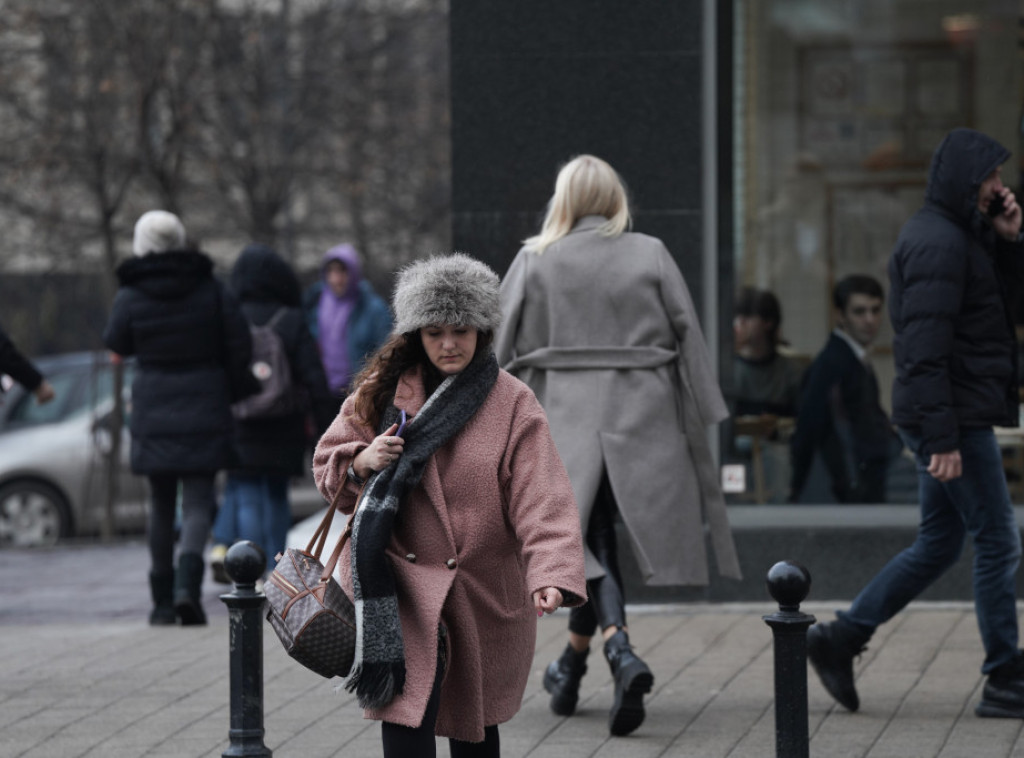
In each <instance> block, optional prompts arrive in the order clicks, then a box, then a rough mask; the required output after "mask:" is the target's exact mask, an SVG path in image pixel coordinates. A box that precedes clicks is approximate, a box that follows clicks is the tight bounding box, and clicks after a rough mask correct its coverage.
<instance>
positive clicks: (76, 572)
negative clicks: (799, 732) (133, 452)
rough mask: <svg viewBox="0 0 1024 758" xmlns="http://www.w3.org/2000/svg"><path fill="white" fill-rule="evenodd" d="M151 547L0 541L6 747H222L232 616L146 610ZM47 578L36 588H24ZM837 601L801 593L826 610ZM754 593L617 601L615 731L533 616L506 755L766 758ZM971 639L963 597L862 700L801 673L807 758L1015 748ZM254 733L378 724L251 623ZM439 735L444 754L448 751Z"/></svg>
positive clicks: (345, 748)
mask: <svg viewBox="0 0 1024 758" xmlns="http://www.w3.org/2000/svg"><path fill="white" fill-rule="evenodd" d="M146 564H147V558H146V550H145V545H144V544H142V543H139V542H131V543H117V544H114V545H107V546H91V545H72V546H65V547H63V548H58V549H56V550H53V551H39V552H22V551H0V572H2V573H3V576H4V578H5V582H4V590H3V592H0V758H100V757H101V756H102V757H103V758H122V757H123V758H128V757H129V756H130V757H132V758H138V757H140V756H148V757H152V756H157V757H164V756H167V757H170V756H173V757H174V758H187V757H191V756H195V757H196V758H216V757H218V756H221V755H222V754H223V752H224V751H225V750H226V749H227V748H228V745H229V742H228V727H229V721H230V713H229V681H228V652H229V651H228V618H227V611H226V609H225V607H224V605H223V603H221V601H220V600H219V595H220V594H221V593H222V592H225V591H226V590H227V589H228V588H227V587H224V586H221V585H216V584H213V583H212V582H208V583H207V584H206V585H204V603H205V606H206V609H207V612H208V613H209V616H210V624H209V626H206V627H196V628H187V629H186V628H152V627H149V626H148V625H147V623H146V617H147V614H148V610H149V608H148V605H149V601H148V597H147V588H146V584H145V572H146ZM41 587H42V588H44V589H43V590H41V591H38V592H37V591H34V589H39V588H41ZM843 605H844V603H843V602H838V601H837V602H827V603H825V602H821V601H819V600H813V599H812V601H811V602H808V603H805V604H804V607H803V610H804V611H805V612H808V613H813V614H814V615H815V616H816V617H818V618H819V619H822V620H827V619H830V618H832V612H833V610H834V609H835V608H837V607H842V606H843ZM773 610H775V608H774V606H773V605H772V604H771V603H770V602H769V601H767V600H766V602H765V603H763V604H759V603H753V604H736V605H714V604H686V605H674V606H667V607H650V608H631V609H630V626H631V637H632V640H633V642H634V644H635V646H636V648H637V650H638V652H639V653H640V655H641V656H643V657H644V659H645V660H647V661H648V663H649V664H650V665H651V668H652V669H653V671H654V673H655V684H654V689H653V691H652V692H651V694H650V696H649V697H648V699H647V704H648V705H647V720H646V721H645V723H644V724H643V726H642V727H641V728H640V729H639V730H638V731H637V732H636V733H634V734H633V735H630V736H628V737H624V738H615V737H610V736H609V735H608V731H607V712H608V708H609V707H610V705H611V702H612V695H613V687H612V680H611V676H610V674H609V671H608V667H607V664H606V663H605V661H604V657H603V654H602V650H601V647H600V645H599V644H597V643H596V642H595V644H594V646H593V649H592V652H591V655H590V657H589V659H588V666H589V671H588V673H587V675H586V677H585V678H584V680H583V686H582V688H581V697H580V703H579V706H578V710H577V713H576V715H575V716H573V717H571V718H562V717H558V716H555V715H554V714H552V713H551V712H550V711H549V709H548V695H547V693H546V692H544V690H543V687H542V684H541V682H542V677H543V671H544V667H545V666H546V665H547V663H548V662H549V661H550V660H552V659H554V658H555V657H557V656H558V655H559V654H560V653H561V651H562V649H563V648H564V646H565V642H566V635H565V623H566V618H567V614H566V613H565V612H559V613H557V614H555V615H554V616H552V617H548V618H545V619H543V620H540V621H539V622H538V635H537V652H536V655H535V659H534V665H533V670H532V672H531V677H530V680H529V684H528V686H527V690H526V693H525V694H524V698H523V707H522V710H521V711H520V713H519V714H518V715H517V716H516V717H515V718H514V719H513V720H512V721H511V722H509V723H508V724H505V725H503V726H502V728H501V740H502V754H503V755H504V756H506V758H520V757H522V758H526V757H527V756H528V757H529V758H641V757H643V758H647V757H650V758H654V757H656V756H657V757H658V758H754V757H755V756H756V757H758V758H764V757H765V756H773V755H774V754H775V731H774V730H775V712H774V702H773V694H774V681H773V677H774V672H773V666H774V658H773V647H772V637H771V630H770V629H769V628H768V626H767V625H766V624H765V623H764V621H763V619H762V616H763V615H765V614H768V613H771V612H773ZM982 656H983V653H982V649H981V643H980V640H979V637H978V630H977V625H976V621H975V617H974V612H973V608H972V607H971V606H970V604H967V603H944V604H943V603H923V604H913V605H912V606H911V607H910V609H908V610H907V611H906V612H904V613H901V614H899V615H898V616H897V617H896V618H895V619H893V620H892V621H891V622H890V623H888V624H886V625H884V626H883V627H882V628H881V629H879V631H878V633H877V634H876V635H875V637H874V639H872V641H871V643H870V645H869V648H868V650H867V651H865V653H864V654H863V655H862V656H861V658H860V659H859V660H858V661H857V663H856V666H855V671H856V675H857V684H858V689H859V691H860V694H861V710H860V711H859V712H858V713H855V714H851V713H848V712H846V711H845V710H844V709H842V708H841V707H839V706H838V705H836V704H835V703H834V702H833V701H832V700H831V698H829V696H828V695H827V694H826V693H825V692H824V690H823V689H822V687H821V686H820V684H819V682H818V680H817V678H816V677H815V676H814V675H813V673H812V674H811V675H810V677H809V682H808V714H809V734H810V737H811V743H810V752H811V756H814V757H815V758H846V757H847V756H848V757H849V758H897V757H898V758H1024V729H1022V727H1024V722H1021V721H1016V720H992V719H978V718H977V717H975V715H974V706H975V705H976V704H977V702H978V699H979V697H980V694H981V687H982V685H983V677H982V676H981V674H980V672H979V666H980V663H981V660H982ZM264 667H265V668H264V700H265V702H264V713H265V717H264V721H265V723H264V726H265V729H266V735H265V742H266V744H267V746H268V747H269V748H271V749H272V750H273V752H274V755H275V756H278V758H282V757H286V756H287V757H290V756H296V757H301V758H367V757H368V756H376V755H380V725H379V724H378V723H377V722H373V721H367V720H364V719H363V718H362V713H361V711H360V710H359V709H358V708H357V707H356V704H355V700H354V697H353V696H352V695H351V694H350V693H348V692H347V691H345V690H344V689H341V688H339V680H330V681H328V680H326V679H323V678H322V677H319V676H317V675H316V674H313V673H311V672H309V671H306V670H305V669H303V668H302V667H301V666H299V665H298V664H296V663H295V662H294V661H292V660H291V659H290V658H289V657H288V656H287V655H286V654H285V653H284V650H283V648H282V647H281V646H280V644H279V643H278V641H277V638H276V637H275V636H274V634H273V632H272V631H271V629H270V628H269V626H265V627H264ZM447 754H448V747H447V744H446V741H445V740H438V755H442V756H443V755H447Z"/></svg>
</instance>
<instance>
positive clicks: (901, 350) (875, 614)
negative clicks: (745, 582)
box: [807, 129, 1024, 718]
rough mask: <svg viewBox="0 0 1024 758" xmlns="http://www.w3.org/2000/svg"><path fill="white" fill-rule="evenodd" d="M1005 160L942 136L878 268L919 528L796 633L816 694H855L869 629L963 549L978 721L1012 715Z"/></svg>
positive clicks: (1017, 242)
mask: <svg viewBox="0 0 1024 758" xmlns="http://www.w3.org/2000/svg"><path fill="white" fill-rule="evenodd" d="M1009 159H1010V152H1009V150H1007V149H1006V148H1004V147H1003V146H1002V145H1000V144H999V143H998V142H996V141H995V140H993V139H992V138H991V137H988V136H987V135H985V134H982V133H980V132H977V131H974V130H972V129H954V130H953V131H952V132H950V133H949V134H948V135H947V136H946V137H945V138H944V139H943V141H942V143H941V144H940V145H939V147H938V148H937V149H936V151H935V154H934V156H933V158H932V162H931V169H930V171H929V175H928V184H927V188H926V190H925V203H924V206H923V207H922V208H921V209H920V210H918V211H917V212H916V213H915V214H914V215H913V216H912V217H911V218H910V219H909V220H908V221H907V222H906V223H905V224H904V225H903V229H902V230H901V231H900V235H899V238H898V239H897V241H896V246H895V248H894V249H893V252H892V256H891V257H890V259H889V282H890V287H889V312H890V317H891V320H892V325H893V329H894V331H895V339H894V341H893V352H894V358H895V364H896V379H895V382H894V384H893V421H894V422H895V424H896V425H897V427H898V428H899V431H900V434H901V436H902V437H903V440H904V442H905V443H906V444H907V446H908V447H909V448H910V449H911V450H912V451H913V452H914V455H915V458H916V460H917V475H918V490H919V496H920V500H921V521H920V525H919V526H918V532H917V538H916V539H915V541H914V543H913V544H912V545H911V546H910V547H909V548H907V549H906V550H903V551H902V552H901V553H899V554H898V555H897V556H896V557H894V558H893V559H892V560H891V561H890V562H889V563H888V564H887V565H886V566H885V567H884V568H883V569H882V570H881V571H880V572H879V573H878V574H877V575H876V576H875V578H874V579H872V580H871V581H870V582H869V583H868V584H867V586H866V587H864V589H862V590H861V592H860V594H858V595H857V597H856V598H855V599H854V601H853V603H852V605H851V606H850V607H849V609H848V610H845V611H840V612H839V613H838V614H837V616H838V618H837V619H836V620H835V621H830V622H823V623H819V624H815V625H814V626H812V627H811V628H810V629H809V630H808V634H807V652H808V657H809V660H810V661H811V664H812V665H813V666H814V669H815V671H817V673H818V676H819V677H820V678H821V681H822V684H824V686H825V689H826V690H828V692H829V694H831V695H832V697H834V698H835V699H836V700H837V701H838V702H839V703H840V704H841V705H843V706H844V707H845V708H847V709H848V710H851V711H855V710H857V708H858V707H859V705H860V699H859V697H858V695H857V689H856V686H855V684H854V678H853V659H854V657H855V656H856V655H858V654H859V653H860V651H861V650H862V649H863V648H864V646H865V645H866V644H867V642H868V640H869V639H870V638H871V636H872V635H873V634H874V631H875V629H877V628H878V626H879V625H880V624H882V623H884V622H886V621H888V620H889V619H890V618H892V617H893V616H894V615H895V614H896V613H898V612H899V611H900V610H901V609H903V608H904V606H906V604H907V603H909V602H910V601H911V600H913V599H914V598H916V597H917V596H918V595H919V594H920V593H921V592H923V591H924V590H925V588H927V587H928V586H929V585H930V584H931V583H932V582H934V581H935V580H936V579H938V578H939V576H941V575H942V574H943V573H944V572H945V571H946V570H947V569H948V568H949V567H950V566H952V565H953V564H954V563H956V561H957V560H958V559H959V558H960V555H961V553H962V551H963V548H964V543H965V541H966V538H967V537H968V535H969V536H970V537H971V538H972V540H973V543H974V606H975V612H976V614H977V617H978V627H979V629H980V631H981V641H982V644H983V646H984V648H985V659H984V661H983V663H982V666H981V671H982V673H983V674H984V675H986V681H985V686H984V688H983V691H982V699H981V702H980V703H979V705H978V706H977V708H976V713H977V715H978V716H986V717H1005V718H1024V656H1022V653H1021V651H1020V650H1019V649H1018V644H1019V642H1018V634H1019V633H1018V621H1017V593H1016V574H1017V567H1018V564H1019V563H1020V555H1021V544H1020V529H1019V526H1018V524H1017V522H1016V518H1015V516H1014V510H1013V505H1012V503H1011V502H1010V495H1009V492H1008V490H1007V485H1006V476H1005V473H1004V470H1003V461H1002V455H1001V453H1000V448H999V444H998V442H997V441H996V438H995V434H994V432H993V429H992V427H993V425H999V426H1017V425H1018V417H1019V413H1018V407H1019V400H1018V396H1017V375H1018V368H1017V365H1016V358H1015V356H1016V351H1015V346H1014V335H1013V327H1012V324H1011V323H1010V320H1009V318H1008V317H1007V313H1008V307H1007V306H1008V302H1007V300H1008V297H1009V296H1010V295H1011V294H1013V295H1019V293H1020V292H1021V285H1022V281H1024V278H1022V273H1024V271H1022V268H1024V265H1022V264H1024V248H1022V245H1021V241H1022V235H1021V208H1020V206H1019V205H1018V204H1017V199H1016V198H1015V197H1014V195H1013V193H1012V192H1011V191H1010V190H1009V189H1008V188H1006V187H1004V186H1003V183H1002V179H1001V178H1000V174H999V171H1000V166H1002V164H1003V163H1005V162H1006V161H1007V160H1009Z"/></svg>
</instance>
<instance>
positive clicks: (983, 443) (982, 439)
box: [837, 427, 1021, 674]
mask: <svg viewBox="0 0 1024 758" xmlns="http://www.w3.org/2000/svg"><path fill="white" fill-rule="evenodd" d="M900 434H901V435H902V437H903V441H904V442H905V443H906V444H907V447H909V448H910V449H911V450H912V451H913V452H914V457H915V459H916V461H917V481H918V494H919V496H920V499H921V522H920V524H919V525H918V530H917V539H915V540H914V544H913V545H911V546H910V547H908V548H907V549H906V550H904V551H903V552H901V553H899V555H897V556H896V557H895V558H893V559H892V560H891V561H889V563H888V564H886V566H885V568H883V569H882V570H881V571H880V572H879V573H878V575H877V576H875V578H874V579H872V580H871V582H870V583H869V584H868V585H867V586H866V587H865V588H864V589H863V590H861V592H860V594H859V595H857V597H856V598H855V599H854V601H853V604H852V605H851V606H850V609H849V610H848V611H846V612H840V613H839V614H837V615H838V616H839V619H840V621H841V623H844V624H847V625H849V626H851V627H852V628H853V629H855V630H856V631H857V632H859V633H860V634H861V635H862V636H863V639H864V641H867V639H868V638H869V637H870V636H871V635H872V634H873V633H874V631H875V629H876V628H877V627H878V625H879V624H882V623H884V622H886V621H888V620H889V619H891V618H892V617H893V616H895V615H896V614H897V613H899V611H901V610H902V609H903V608H904V606H906V604H907V603H909V602H910V601H911V600H913V599H915V598H916V597H917V596H918V595H920V594H921V593H922V592H923V591H924V590H925V589H927V587H928V586H929V585H930V584H931V583H932V582H934V581H935V580H936V579H938V578H939V577H940V576H942V574H943V573H945V571H946V569H948V568H949V567H950V566H952V565H953V564H954V563H956V562H957V560H958V559H959V558H960V554H961V553H962V552H963V548H964V544H965V541H966V538H967V535H968V534H969V535H970V536H971V538H972V540H973V541H974V608H975V613H976V614H977V617H978V627H979V629H980V631H981V641H982V644H983V645H984V646H985V662H984V664H983V665H982V668H981V670H982V673H985V674H988V673H989V672H990V671H992V669H994V668H996V667H997V666H999V665H1000V664H1002V663H1006V662H1007V661H1009V660H1011V659H1012V658H1013V657H1014V656H1016V654H1017V592H1016V580H1015V577H1016V573H1017V565H1018V564H1019V563H1020V555H1021V543H1020V530H1019V527H1018V526H1017V522H1016V519H1015V517H1014V512H1013V505H1012V504H1011V502H1010V493H1009V491H1008V490H1007V488H1006V476H1005V474H1004V473H1003V460H1002V454H1001V452H1000V450H999V445H998V443H997V442H996V438H995V434H994V433H993V432H992V429H990V428H968V427H962V428H961V429H960V458H961V461H962V464H963V474H962V476H960V477H959V478H958V479H954V480H952V481H950V482H945V483H943V482H940V481H938V480H937V479H935V478H934V477H933V476H932V475H931V474H929V473H928V470H927V469H928V463H929V458H928V457H925V456H922V455H921V452H920V451H921V444H922V441H921V438H920V437H919V436H916V435H914V434H911V433H908V432H907V431H906V430H900Z"/></svg>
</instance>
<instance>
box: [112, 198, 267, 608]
mask: <svg viewBox="0 0 1024 758" xmlns="http://www.w3.org/2000/svg"><path fill="white" fill-rule="evenodd" d="M133 252H134V253H135V255H136V257H135V258H132V259H131V260H127V261H125V262H124V263H122V264H121V265H120V266H119V267H118V269H117V277H118V280H119V282H120V285H121V286H120V289H119V290H118V292H117V296H116V297H115V299H114V305H113V308H112V310H111V314H110V321H109V322H108V323H107V328H106V330H105V331H104V333H103V342H104V344H106V346H107V347H108V348H110V349H111V350H112V351H114V352H115V353H117V354H118V355H124V356H127V355H134V356H135V357H136V361H137V368H136V372H135V380H134V383H133V385H132V402H131V421H130V428H131V433H132V452H131V461H132V470H133V471H134V472H135V473H137V474H145V475H147V476H148V477H149V483H150V489H151V497H152V506H151V508H150V512H149V524H148V532H149V535H148V536H149V550H150V558H151V561H152V567H151V571H150V587H151V590H152V593H153V612H152V614H151V615H150V623H151V624H154V625H164V624H174V623H176V621H177V620H178V619H180V620H181V623H182V624H185V625H190V624H204V623H206V615H205V613H204V611H203V607H202V603H201V595H200V588H201V586H202V579H203V557H202V554H203V548H204V547H205V545H206V541H207V539H208V538H209V535H210V525H211V521H212V519H213V513H214V511H215V509H216V498H215V496H214V476H215V475H216V473H217V471H218V470H220V469H223V468H227V466H228V464H229V462H230V450H231V437H232V423H233V421H232V415H231V403H232V401H233V400H235V399H237V398H238V397H242V396H245V395H247V394H250V393H251V392H253V391H255V390H258V389H259V385H258V383H257V382H255V380H254V379H252V376H251V374H250V373H249V359H250V355H251V341H250V337H249V329H248V326H247V324H246V322H245V318H244V317H243V316H242V314H241V312H240V311H239V309H238V305H237V304H236V302H235V299H234V298H233V297H232V296H231V295H230V294H229V293H228V292H227V291H226V290H225V289H224V288H223V287H222V286H221V285H220V284H219V283H218V282H217V281H216V280H215V279H214V277H213V262H212V261H211V260H210V258H209V257H208V256H206V255H204V254H203V253H200V252H198V251H195V250H189V249H187V245H186V237H185V229H184V227H183V226H182V224H181V221H180V220H179V219H178V217H177V216H175V215H174V214H172V213H167V212H166V211H150V212H148V213H145V214H143V215H142V217H141V218H139V220H138V222H137V223H136V225H135V238H134V242H133ZM179 488H180V491H181V509H182V522H181V535H180V540H181V547H180V551H179V555H178V563H177V570H175V565H174V520H175V511H176V505H177V499H178V492H179Z"/></svg>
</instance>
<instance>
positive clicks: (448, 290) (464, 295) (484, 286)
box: [392, 253, 501, 334]
mask: <svg viewBox="0 0 1024 758" xmlns="http://www.w3.org/2000/svg"><path fill="white" fill-rule="evenodd" d="M500 285H501V283H500V280H499V279H498V275H497V274H495V273H494V272H493V271H492V270H491V269H490V268H489V267H488V266H487V265H486V264H483V263H481V262H480V261H478V260H476V259H475V258H471V257H469V256H468V255H464V254H462V253H452V254H451V255H435V256H431V257H430V258H427V259H426V260H421V261H415V262H414V263H411V264H409V265H408V266H406V267H405V268H403V269H402V270H401V272H399V274H398V283H397V284H396V285H395V294H394V297H393V298H392V306H393V307H394V310H395V331H396V332H398V333H400V334H405V333H407V332H415V331H416V330H417V329H422V328H423V327H425V326H431V325H444V324H448V325H452V326H473V327H476V328H477V329H480V330H481V331H489V332H497V331H498V326H499V325H500V324H501V308H500V305H499V300H498V292H499V288H500Z"/></svg>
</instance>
